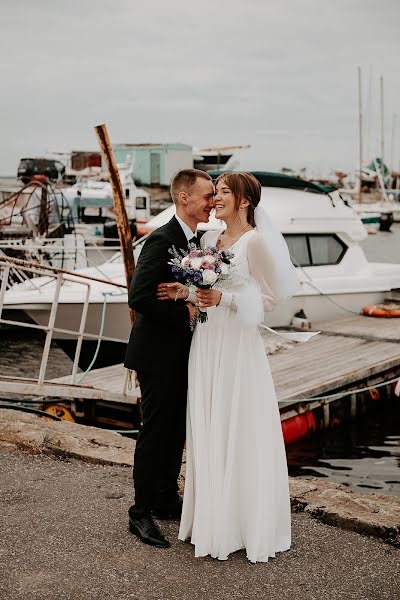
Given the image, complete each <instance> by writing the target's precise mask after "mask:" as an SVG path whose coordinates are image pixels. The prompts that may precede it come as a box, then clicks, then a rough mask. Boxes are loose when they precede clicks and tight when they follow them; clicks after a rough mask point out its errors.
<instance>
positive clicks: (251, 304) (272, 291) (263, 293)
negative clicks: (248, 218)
mask: <svg viewBox="0 0 400 600" xmlns="http://www.w3.org/2000/svg"><path fill="white" fill-rule="evenodd" d="M247 260H248V265H249V270H250V274H251V277H252V281H251V282H250V283H249V284H247V285H246V286H244V287H243V288H242V289H241V290H240V291H238V292H232V293H231V292H226V291H224V292H222V296H221V301H220V303H219V306H224V307H228V308H231V309H232V310H236V311H238V312H239V313H240V314H241V316H243V318H244V320H245V321H250V322H261V321H263V318H264V311H271V310H273V308H274V307H275V306H276V304H277V271H276V269H277V268H278V265H276V264H275V261H274V259H273V257H272V256H271V254H270V252H269V251H268V247H267V245H266V244H265V242H264V240H263V238H262V236H261V235H260V234H258V233H256V234H255V235H252V236H251V238H250V240H249V242H248V245H247ZM246 313H247V316H246Z"/></svg>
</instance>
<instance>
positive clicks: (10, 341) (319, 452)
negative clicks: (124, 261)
mask: <svg viewBox="0 0 400 600" xmlns="http://www.w3.org/2000/svg"><path fill="white" fill-rule="evenodd" d="M362 246H363V248H364V251H365V253H366V255H367V258H368V259H369V260H370V261H376V262H394V263H400V224H394V225H393V227H392V232H389V233H385V232H378V233H377V234H376V235H369V236H368V238H367V239H366V240H365V241H364V242H363V243H362ZM41 346H42V341H41V339H40V337H39V336H38V335H37V334H36V333H35V332H33V331H31V332H28V333H27V332H26V330H24V331H23V332H22V331H21V330H10V329H8V328H6V327H0V356H1V361H2V367H3V369H2V371H3V373H5V374H7V375H19V376H25V377H27V376H33V375H37V373H38V371H39V366H40V364H39V360H40V358H38V357H40V354H41V351H40V349H41ZM70 372H71V361H70V358H68V356H67V355H66V354H65V353H64V352H63V351H62V350H61V349H60V348H59V347H58V346H57V345H56V344H53V347H52V351H51V353H50V360H49V364H48V372H47V373H46V377H47V378H51V377H61V376H63V375H66V374H68V373H70ZM287 457H288V465H289V473H290V475H292V476H294V477H302V478H310V477H320V478H325V479H326V480H329V481H333V482H336V483H341V484H344V485H347V486H349V488H350V489H353V490H356V491H360V492H361V491H364V492H365V491H379V492H382V493H385V494H391V495H397V496H400V399H394V400H393V401H391V402H380V403H379V404H377V405H376V407H375V408H374V410H372V411H370V412H368V413H367V414H365V415H359V416H358V417H357V419H355V420H353V421H350V422H345V423H341V424H340V425H337V426H336V427H334V428H333V429H331V430H328V431H323V432H319V433H317V434H315V435H313V436H312V437H310V438H307V439H305V440H302V441H301V442H298V443H296V444H292V445H290V446H288V447H287Z"/></svg>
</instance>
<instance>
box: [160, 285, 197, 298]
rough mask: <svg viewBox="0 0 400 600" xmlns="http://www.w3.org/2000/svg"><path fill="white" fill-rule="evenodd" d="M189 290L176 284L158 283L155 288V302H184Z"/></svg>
mask: <svg viewBox="0 0 400 600" xmlns="http://www.w3.org/2000/svg"><path fill="white" fill-rule="evenodd" d="M188 296H189V288H188V287H186V285H182V284H181V283H178V282H173V283H160V284H159V285H158V287H157V300H186V299H187V297H188Z"/></svg>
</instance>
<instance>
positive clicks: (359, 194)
mask: <svg viewBox="0 0 400 600" xmlns="http://www.w3.org/2000/svg"><path fill="white" fill-rule="evenodd" d="M358 141H359V148H358V161H359V162H358V173H359V175H358V176H359V190H358V201H359V202H361V187H362V97H361V67H358Z"/></svg>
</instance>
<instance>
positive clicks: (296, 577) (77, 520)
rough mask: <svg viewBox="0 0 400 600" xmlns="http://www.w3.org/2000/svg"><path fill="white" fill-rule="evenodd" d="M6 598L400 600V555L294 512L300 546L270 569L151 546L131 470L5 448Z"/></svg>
mask: <svg viewBox="0 0 400 600" xmlns="http://www.w3.org/2000/svg"><path fill="white" fill-rule="evenodd" d="M0 480H1V489H0V502H1V508H2V510H1V514H0V531H1V533H0V536H1V537H0V542H1V543H0V598H1V600H67V599H73V600H80V599H85V600H89V599H92V598H93V599H96V600H103V599H104V600H113V599H114V598H115V599H118V600H125V599H126V600H128V599H139V598H140V599H141V600H143V599H146V600H150V599H151V600H153V599H154V600H161V599H166V600H171V599H181V600H184V599H190V600H193V599H195V600H197V599H208V600H209V599H213V600H214V599H215V600H219V599H227V600H228V599H229V600H230V599H233V598H241V599H253V598H254V599H256V598H257V600H261V599H263V598H268V600H286V599H289V598H290V599H291V600H314V599H315V600H339V599H340V600H399V599H400V584H399V566H400V551H399V550H398V549H396V548H394V547H391V546H388V545H386V544H384V543H383V542H380V541H378V540H375V539H369V538H366V537H362V536H360V535H358V534H356V533H353V532H349V531H342V530H340V529H336V528H334V527H330V526H328V525H323V524H321V523H320V522H318V521H315V520H313V519H312V518H311V517H309V516H308V515H306V514H293V540H294V543H293V548H292V549H291V550H290V551H289V552H286V553H284V554H282V555H279V556H278V557H277V558H276V559H274V560H271V561H270V562H269V563H268V564H257V565H252V564H250V563H249V562H248V561H247V559H246V557H245V554H244V552H237V553H235V554H234V555H232V556H231V557H230V558H229V560H228V561H226V562H219V561H216V560H213V559H211V558H197V559H195V558H194V555H193V548H192V546H191V545H190V544H189V543H182V542H180V541H178V540H177V539H176V536H177V532H178V523H177V522H173V523H166V524H164V525H163V530H164V531H165V532H166V534H167V535H168V536H169V538H170V540H171V542H172V547H171V548H170V549H167V550H159V549H154V548H151V547H149V546H145V545H143V544H141V543H140V542H139V541H138V540H137V539H136V538H135V537H134V536H132V535H130V534H129V532H128V529H127V518H126V511H127V508H128V506H129V504H130V500H131V472H130V469H128V468H123V467H104V466H97V465H89V464H86V463H82V462H79V461H61V460H58V459H55V458H51V457H46V456H43V455H38V456H32V455H30V454H27V453H23V452H21V451H18V450H15V449H14V448H13V447H6V448H1V449H0Z"/></svg>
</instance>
